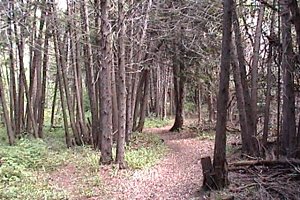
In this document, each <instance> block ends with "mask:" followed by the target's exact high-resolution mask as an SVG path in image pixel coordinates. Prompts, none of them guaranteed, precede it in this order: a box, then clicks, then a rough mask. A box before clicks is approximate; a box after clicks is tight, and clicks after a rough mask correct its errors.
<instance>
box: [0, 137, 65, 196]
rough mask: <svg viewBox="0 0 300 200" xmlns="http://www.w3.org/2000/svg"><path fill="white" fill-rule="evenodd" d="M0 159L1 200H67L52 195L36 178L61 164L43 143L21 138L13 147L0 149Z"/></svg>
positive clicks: (57, 194)
mask: <svg viewBox="0 0 300 200" xmlns="http://www.w3.org/2000/svg"><path fill="white" fill-rule="evenodd" d="M0 159H1V162H2V165H1V166H0V199H66V194H65V192H64V191H55V190H54V189H53V188H51V186H50V185H49V184H48V183H47V180H43V179H42V178H41V177H40V176H39V175H38V172H43V171H47V170H51V169H54V168H55V167H56V166H58V165H60V164H62V162H63V160H64V159H62V158H59V156H58V155H56V154H54V152H51V151H50V150H49V149H48V147H47V145H46V143H45V142H43V141H42V140H36V139H29V138H24V139H21V140H19V141H18V143H17V144H16V145H15V146H7V145H1V147H0Z"/></svg>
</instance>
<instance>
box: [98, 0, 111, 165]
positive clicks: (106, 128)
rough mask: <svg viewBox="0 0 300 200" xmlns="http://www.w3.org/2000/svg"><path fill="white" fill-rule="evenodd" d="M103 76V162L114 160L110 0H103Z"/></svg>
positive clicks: (101, 125)
mask: <svg viewBox="0 0 300 200" xmlns="http://www.w3.org/2000/svg"><path fill="white" fill-rule="evenodd" d="M100 7H101V29H100V33H101V38H100V48H101V56H100V58H101V75H102V76H101V78H100V81H99V85H100V117H101V118H100V130H99V133H101V137H100V138H101V141H100V144H101V158H100V162H101V163H102V164H110V163H111V162H112V98H111V94H112V93H111V69H112V60H111V56H110V55H111V45H112V44H111V39H112V38H111V27H110V22H109V19H108V14H109V10H110V1H109V0H101V1H100Z"/></svg>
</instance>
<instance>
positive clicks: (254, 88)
mask: <svg viewBox="0 0 300 200" xmlns="http://www.w3.org/2000/svg"><path fill="white" fill-rule="evenodd" d="M264 11H265V5H264V4H263V3H261V4H260V6H259V14H258V20H257V25H256V30H255V38H254V48H253V61H252V69H251V107H252V113H253V114H252V116H253V117H252V118H253V124H254V135H256V132H257V130H256V129H257V86H258V65H259V57H260V41H261V35H262V23H263V20H264Z"/></svg>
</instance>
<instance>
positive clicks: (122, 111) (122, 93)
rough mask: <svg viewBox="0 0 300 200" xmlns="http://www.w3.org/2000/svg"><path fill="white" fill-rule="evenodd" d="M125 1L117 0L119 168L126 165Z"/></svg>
mask: <svg viewBox="0 0 300 200" xmlns="http://www.w3.org/2000/svg"><path fill="white" fill-rule="evenodd" d="M124 5H125V1H124V0H118V23H119V24H118V25H119V35H118V54H119V56H118V100H119V101H118V102H119V104H118V110H119V112H118V140H117V163H118V164H119V168H121V169H123V168H125V167H126V163H125V135H126V70H125V64H126V63H125V59H126V55H125V37H126V30H125V13H124V12H125V10H124Z"/></svg>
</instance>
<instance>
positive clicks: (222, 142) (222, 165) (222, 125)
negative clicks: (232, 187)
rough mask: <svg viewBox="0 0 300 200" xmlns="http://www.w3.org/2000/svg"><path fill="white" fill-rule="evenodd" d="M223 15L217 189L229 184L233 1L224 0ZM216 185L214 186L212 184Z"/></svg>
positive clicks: (218, 111)
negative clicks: (228, 143) (227, 139)
mask: <svg viewBox="0 0 300 200" xmlns="http://www.w3.org/2000/svg"><path fill="white" fill-rule="evenodd" d="M223 9H224V11H223V13H224V15H223V38H222V55H221V72H220V82H219V93H218V101H217V125H216V138H215V149H214V161H213V167H214V172H215V175H216V177H215V184H216V186H217V189H222V188H224V187H226V186H227V185H228V175H227V173H228V172H227V168H226V163H227V162H226V120H227V103H228V95H229V70H230V60H231V55H230V54H231V49H230V43H231V27H232V10H233V1H232V0H224V8H223ZM212 187H214V186H212Z"/></svg>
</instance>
